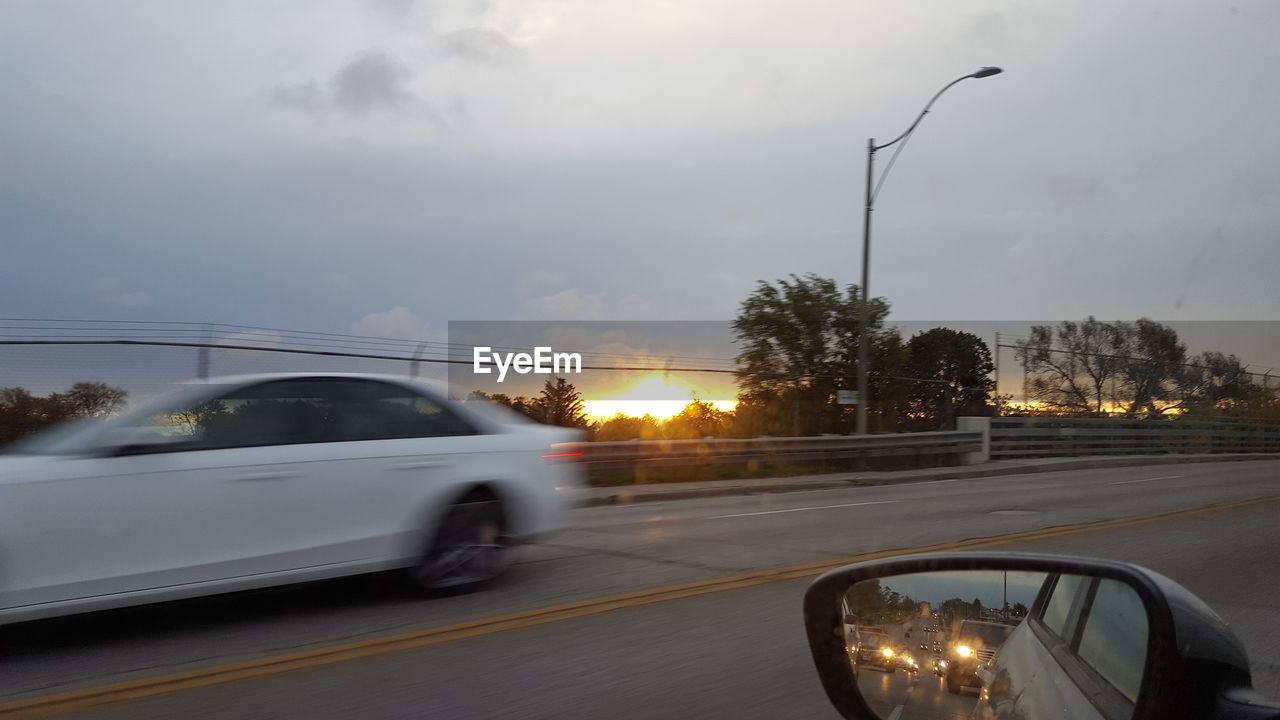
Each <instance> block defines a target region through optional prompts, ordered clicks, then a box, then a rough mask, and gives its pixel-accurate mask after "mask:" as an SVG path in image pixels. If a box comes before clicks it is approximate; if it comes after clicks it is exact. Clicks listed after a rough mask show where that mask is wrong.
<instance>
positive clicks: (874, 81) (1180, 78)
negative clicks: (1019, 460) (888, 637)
mask: <svg viewBox="0 0 1280 720" xmlns="http://www.w3.org/2000/svg"><path fill="white" fill-rule="evenodd" d="M1278 30H1280V3H1276V2H1274V1H1273V0H1256V1H1253V2H1248V1H1242V2H1234V3H1231V2H1223V3H1205V2H1199V1H1198V0H1138V1H1135V2H1128V3H1110V2H1101V1H1100V0H1095V1H1084V2H1078V3H1063V2H1055V1H1051V0H1027V1H1021V2H1000V1H997V0H989V1H985V2H982V1H979V2H966V3H956V2H953V1H952V0H921V1H919V2H903V3H883V2H862V1H850V0H831V1H818V0H786V1H785V2H783V1H778V2H752V3H742V2H731V1H730V0H701V1H700V2H697V3H687V2H661V1H647V2H642V3H637V2H624V1H616V2H615V1H609V0H592V1H586V0H583V1H581V2H572V1H567V0H566V1H559V0H557V1H548V2H540V1H536V0H529V1H528V2H503V1H500V0H493V1H491V2H487V1H482V0H472V1H465V0H459V1H453V2H426V1H424V0H309V1H308V2H299V1H294V2H283V1H277V2H226V1H222V0H220V1H218V2H211V1H203V2H202V1H199V0H189V1H188V2H183V3H167V2H156V1H153V2H132V1H129V0H113V1H112V2H109V3H104V2H94V1H91V0H80V1H79V2H70V1H60V0H3V1H2V2H0V67H4V68H5V72H4V73H0V94H2V96H3V97H4V98H5V100H4V102H3V103H2V104H0V107H2V108H3V109H0V317H20V318H54V319H76V318H90V319H110V320H127V321H143V320H146V321H157V320H173V321H191V322H220V323H242V324H248V325H255V326H266V327H276V328H281V327H282V328H297V329H305V330H315V331H325V332H337V333H355V334H363V335H378V336H386V337H396V338H415V339H416V338H428V339H433V340H443V339H444V338H445V337H446V334H447V328H448V322H449V321H463V320H721V321H724V320H729V319H732V317H733V315H734V313H735V311H736V309H737V307H738V304H739V303H740V302H741V301H742V300H743V299H744V298H745V297H746V296H747V295H748V294H749V293H750V292H751V291H752V289H753V288H754V286H755V284H756V283H757V282H758V281H760V280H771V279H774V278H779V277H785V276H787V275H788V274H791V273H795V274H803V273H806V272H816V273H818V274H820V275H824V276H829V277H834V278H836V279H837V280H839V281H840V282H842V283H848V282H856V280H857V278H858V275H859V273H860V242H861V230H862V208H861V205H862V196H863V192H864V182H865V172H866V170H865V151H866V143H867V138H868V137H875V138H877V139H878V140H879V141H881V142H884V141H886V140H887V139H890V138H892V137H894V136H896V135H897V134H899V133H900V132H902V131H903V130H905V129H906V127H907V126H908V125H909V124H910V123H911V121H912V120H913V119H914V117H915V115H916V113H918V112H919V110H920V108H921V107H922V106H923V105H924V103H925V102H926V101H927V100H928V98H929V97H930V96H931V95H932V94H933V93H934V92H936V91H937V89H938V88H940V87H942V86H943V85H944V84H946V83H947V82H949V81H951V80H952V79H955V78H957V77H960V76H962V75H965V74H968V73H970V72H973V71H974V70H976V69H977V68H979V67H981V66H984V65H996V66H1000V67H1003V68H1004V69H1005V72H1004V73H1003V74H1001V75H997V76H994V77H991V78H985V79H969V80H965V81H964V82H962V83H960V84H959V85H957V86H956V87H954V88H952V89H951V90H950V91H948V92H947V93H946V94H945V95H944V96H943V97H942V98H941V99H940V100H939V101H938V103H937V105H936V106H935V107H934V110H933V112H931V113H930V114H929V116H928V117H927V118H926V119H925V120H924V122H923V123H922V124H921V126H920V128H919V130H918V131H917V132H916V133H915V134H914V135H913V136H912V137H911V140H910V143H909V144H908V145H907V146H906V147H905V149H904V150H903V152H902V154H901V156H900V158H899V160H898V162H897V163H896V165H895V166H894V168H893V171H892V174H891V175H890V176H889V177H888V179H887V181H886V182H885V185H884V188H883V191H882V192H881V194H880V195H879V196H878V199H877V203H876V212H875V217H874V236H873V246H872V265H871V289H872V294H873V295H877V296H884V297H886V298H888V300H889V302H890V304H891V306H892V313H893V314H892V316H891V317H892V318H893V319H895V320H902V321H912V320H933V319H939V320H974V321H977V320H987V321H989V320H1025V319H1029V318H1048V319H1079V318H1083V317H1084V316H1086V315H1096V316H1098V317H1100V318H1106V319H1135V318H1137V317H1140V316H1148V317H1152V318H1154V319H1158V320H1167V321H1186V320H1242V319H1255V320H1275V319H1278V318H1280V293H1277V292H1276V291H1275V284H1274V277H1275V273H1276V268H1280V242H1278V240H1280V238H1278V237H1277V233H1278V228H1280V222H1278V221H1280V203H1276V202H1274V198H1275V197H1276V195H1277V194H1278V193H1280V124H1277V123H1276V122H1275V120H1274V119H1275V118H1276V117H1277V116H1280V94H1277V93H1275V92H1274V91H1273V90H1272V88H1273V87H1274V77H1273V76H1274V69H1275V68H1276V67H1280V44H1277V43H1276V42H1275V37H1276V35H1277V31H1278ZM888 156H889V152H888V151H885V152H882V153H881V154H880V158H879V167H880V168H883V167H884V165H885V163H886V162H887V160H888V159H889V157H888ZM1222 349H1223V350H1226V351H1231V350H1232V348H1222ZM1277 354H1280V353H1277ZM1242 355H1244V354H1243V353H1242ZM1244 359H1245V360H1246V361H1247V362H1253V363H1262V364H1266V363H1267V361H1268V360H1269V358H1266V357H1250V356H1247V355H1244ZM1277 362H1280V360H1278V361H1277Z"/></svg>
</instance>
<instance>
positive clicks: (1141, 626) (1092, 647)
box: [1076, 580, 1147, 701]
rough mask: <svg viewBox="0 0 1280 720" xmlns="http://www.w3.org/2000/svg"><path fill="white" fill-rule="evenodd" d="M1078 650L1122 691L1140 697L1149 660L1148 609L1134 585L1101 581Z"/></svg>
mask: <svg viewBox="0 0 1280 720" xmlns="http://www.w3.org/2000/svg"><path fill="white" fill-rule="evenodd" d="M1076 654H1077V655H1079V656H1080V659H1081V660H1083V661H1084V662H1085V663H1087V664H1089V665H1090V666H1091V667H1092V668H1093V669H1094V670H1095V671H1097V673H1098V674H1099V675H1101V676H1102V677H1103V678H1104V679H1106V681H1107V682H1109V683H1111V685H1113V686H1114V687H1115V688H1116V689H1117V690H1119V691H1120V693H1121V694H1123V695H1124V696H1125V697H1127V698H1129V700H1133V701H1136V700H1137V697H1138V690H1139V688H1140V687H1141V684H1142V671H1143V668H1144V667H1145V666H1146V660H1147V611H1146V609H1145V608H1144V607H1143V605H1142V598H1140V597H1138V593H1136V592H1134V590H1133V588H1131V587H1129V586H1128V585H1127V584H1125V583H1123V582H1120V581H1118V580H1101V581H1099V583H1098V589H1097V591H1096V593H1095V594H1094V597H1093V602H1092V604H1091V605H1090V606H1089V612H1088V615H1087V616H1086V617H1085V619H1084V630H1083V631H1082V632H1081V634H1080V645H1079V647H1078V649H1077V650H1076Z"/></svg>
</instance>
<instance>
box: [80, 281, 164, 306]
mask: <svg viewBox="0 0 1280 720" xmlns="http://www.w3.org/2000/svg"><path fill="white" fill-rule="evenodd" d="M93 291H94V293H95V294H96V295H97V296H98V302H99V303H101V304H103V305H106V306H108V307H113V308H120V309H122V310H134V309H137V308H143V307H146V306H148V305H150V304H151V299H150V298H149V297H147V294H146V293H144V292H141V291H138V290H126V289H124V288H122V287H120V281H119V280H116V279H115V278H113V277H104V278H99V279H98V282H96V283H95V284H94V286H93Z"/></svg>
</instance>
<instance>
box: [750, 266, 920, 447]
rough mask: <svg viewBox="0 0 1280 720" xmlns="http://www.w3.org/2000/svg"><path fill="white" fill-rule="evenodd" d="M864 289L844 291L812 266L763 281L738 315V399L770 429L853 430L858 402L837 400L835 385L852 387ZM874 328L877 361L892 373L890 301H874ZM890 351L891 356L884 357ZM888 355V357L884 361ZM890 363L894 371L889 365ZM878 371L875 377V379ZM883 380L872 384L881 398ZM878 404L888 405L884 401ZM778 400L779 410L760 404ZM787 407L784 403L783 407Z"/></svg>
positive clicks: (897, 343) (897, 346) (880, 370)
mask: <svg viewBox="0 0 1280 720" xmlns="http://www.w3.org/2000/svg"><path fill="white" fill-rule="evenodd" d="M861 302H862V300H861V293H860V291H859V289H858V287H857V286H856V285H850V286H848V287H847V288H845V290H844V291H843V292H842V291H841V290H840V288H839V287H838V286H837V285H836V283H835V281H834V280H830V279H827V278H822V277H819V276H817V275H815V274H813V273H809V274H807V275H804V276H803V277H797V276H795V275H792V276H790V280H786V279H780V280H777V281H776V284H770V283H767V282H764V281H761V282H760V283H758V284H757V286H756V290H755V292H753V293H752V294H751V295H750V296H749V297H747V299H746V300H744V301H743V302H742V305H741V307H740V309H739V311H738V315H737V317H736V318H735V319H734V321H733V330H734V336H735V339H736V341H737V343H738V345H739V346H740V348H741V351H740V352H739V354H738V357H737V360H738V366H739V373H738V378H739V385H740V387H741V393H740V396H739V402H740V403H741V404H743V405H745V406H747V407H749V408H754V410H752V411H749V414H751V415H752V416H753V419H754V420H756V421H758V422H759V423H760V425H761V428H760V429H761V430H762V431H763V432H764V433H765V434H771V435H814V434H819V433H825V432H840V431H843V430H847V429H848V427H849V425H850V423H851V418H852V414H853V413H852V409H851V408H846V407H841V406H840V405H837V404H836V402H835V395H836V391H837V390H840V389H853V388H854V381H855V377H856V374H857V354H858V342H859V336H860V333H861V328H860V321H859V310H860V306H861ZM869 310H870V319H871V323H870V329H869V330H868V331H869V332H871V333H872V337H871V340H872V345H873V349H874V351H875V353H876V358H875V359H873V362H872V368H874V369H875V370H876V371H877V374H878V375H892V374H894V372H892V371H893V370H894V369H895V367H896V365H895V363H894V362H893V355H894V354H895V353H900V351H901V338H900V337H899V336H898V334H897V332H896V331H894V330H885V329H884V319H885V317H886V316H887V315H888V314H889V305H888V303H887V302H886V301H885V300H884V299H883V298H876V299H874V300H872V301H871V306H870V308H869ZM881 355H885V357H881ZM882 360H883V362H882ZM886 369H888V370H890V372H886ZM877 380H878V377H877V376H873V377H872V382H873V383H876V382H877ZM882 390H883V385H881V384H873V386H872V396H873V398H875V397H876V396H877V395H878V394H879V392H880V391H882ZM871 407H872V408H874V409H876V410H883V409H884V407H883V404H881V405H877V404H875V403H873V404H872V405H871ZM764 408H771V409H772V411H760V410H762V409H764ZM779 410H780V411H779Z"/></svg>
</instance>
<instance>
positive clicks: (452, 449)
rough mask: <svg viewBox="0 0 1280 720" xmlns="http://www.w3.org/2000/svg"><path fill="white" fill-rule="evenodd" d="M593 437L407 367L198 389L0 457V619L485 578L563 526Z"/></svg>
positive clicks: (242, 380)
mask: <svg viewBox="0 0 1280 720" xmlns="http://www.w3.org/2000/svg"><path fill="white" fill-rule="evenodd" d="M580 439H581V433H580V432H579V431H577V430H570V429H566V428H556V427H550V426H546V425H538V424H535V423H532V422H526V423H520V422H516V421H513V420H512V419H511V418H510V417H507V416H505V415H503V414H501V413H498V412H485V411H480V410H479V409H477V408H474V407H471V406H470V404H459V403H455V402H452V401H450V400H448V399H447V398H446V397H445V396H443V395H442V394H441V393H439V392H436V391H434V390H433V389H432V388H430V387H427V386H424V385H422V384H419V383H416V382H414V381H411V380H407V379H404V378H397V377H383V376H372V375H350V374H310V373H309V374H290V375H269V376H252V377H248V376H246V377H234V378H220V379H214V380H211V381H208V382H201V383H195V384H191V385H188V386H187V387H185V388H184V389H183V390H180V391H178V392H176V393H175V394H172V395H169V396H166V397H163V398H161V399H159V400H157V401H155V402H151V403H148V404H147V405H146V406H145V407H142V408H139V409H137V410H133V411H131V412H129V413H127V414H125V415H122V416H120V417H117V418H113V419H110V420H105V421H93V422H87V423H83V424H80V425H71V426H66V427H62V428H56V429H54V430H52V431H50V432H48V433H46V434H44V435H42V436H38V437H36V438H33V439H32V440H30V441H28V442H26V443H22V444H20V445H18V446H16V447H13V448H11V449H9V450H8V452H7V453H6V454H5V455H4V456H0V623H6V622H17V621H22V620H29V619H35V618H42V617H50V616H55V615H66V614H71V613H76V612H84V611H89V610H98V609H103V608H110V607H120V606H125V605H135V604H140V603H146V602H153V601H159V600H167V599H173V598H180V597H190V596H195V595H206V594H212V593H219V592H226V591H232V590H242V589H247V588H257V587H264V586H269V585H280V584H285V583H293V582H300V581H306V580H316V579H322V578H331V577H337V576H341V575H352V574H357V573H365V572H374V571H381V570H388V569H395V568H408V570H409V572H408V573H407V574H408V576H409V578H410V579H411V581H412V582H414V583H416V584H417V585H418V586H420V587H422V588H424V589H427V590H439V589H443V588H466V587H469V586H474V585H476V584H477V583H480V582H483V581H485V580H488V579H490V578H492V577H493V576H495V575H497V574H498V573H499V572H500V571H501V570H502V569H503V567H504V566H505V562H506V558H507V557H508V555H509V553H507V552H506V550H507V549H508V548H509V546H510V545H511V544H512V543H514V542H516V541H519V540H523V539H527V538H530V537H532V536H535V535H540V534H544V533H546V532H549V531H552V530H554V529H556V528H557V527H558V526H559V525H560V523H561V522H562V518H563V515H564V511H565V509H566V508H567V506H568V504H569V501H570V496H571V494H572V493H573V491H574V490H575V488H576V487H577V485H578V484H579V478H580V473H581V471H580V469H579V468H580V466H579V465H578V464H577V463H575V462H574V461H575V460H577V459H578V456H579V455H580V454H581V453H580V450H581V447H580V446H579V445H577V444H576V443H577V442H578V441H579V440H580Z"/></svg>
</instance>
